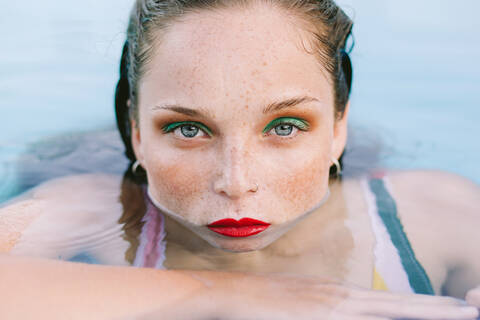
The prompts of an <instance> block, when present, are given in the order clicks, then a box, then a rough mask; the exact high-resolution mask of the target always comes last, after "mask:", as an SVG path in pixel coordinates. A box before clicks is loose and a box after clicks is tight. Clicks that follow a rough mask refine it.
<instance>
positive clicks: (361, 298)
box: [140, 271, 478, 320]
mask: <svg viewBox="0 0 480 320" xmlns="http://www.w3.org/2000/svg"><path fill="white" fill-rule="evenodd" d="M187 273H188V274H190V275H191V276H192V277H193V278H195V279H197V280H199V281H201V282H203V283H204V285H205V288H206V290H205V291H199V295H197V296H195V298H193V299H191V300H189V301H182V302H180V304H179V305H175V306H171V308H170V310H177V311H176V312H175V316H177V317H178V316H179V314H178V310H179V309H180V308H181V304H182V303H183V306H184V307H183V310H184V315H183V317H179V319H183V318H184V319H201V320H203V319H222V320H237V319H238V320H240V319H241V320H248V319H252V320H253V319H255V320H263V319H265V320H267V319H268V320H271V319H275V320H282V319H285V320H286V319H295V320H301V319H309V320H311V319H334V320H337V319H338V320H354V319H355V320H362V319H364V320H370V319H372V320H373V319H416V320H422V319H455V320H462V319H476V318H477V316H478V311H477V310H476V308H474V307H469V306H466V305H465V302H463V301H460V300H457V299H454V298H449V297H438V296H437V297H436V296H427V295H414V294H410V295H406V294H392V293H388V292H382V291H373V290H367V289H362V288H359V287H354V286H346V285H342V284H339V283H334V282H332V281H327V280H324V279H318V278H311V277H299V276H287V275H252V274H240V273H220V272H197V271H191V272H187ZM196 310H203V311H204V312H202V313H201V314H199V313H198V312H196ZM165 311H166V310H165V309H163V310H161V311H160V310H159V312H158V313H154V314H150V315H148V316H146V317H144V318H140V319H145V320H147V319H159V318H162V319H166V318H168V316H167V315H168V314H165ZM160 316H162V317H160ZM166 316H167V317H166ZM175 318H176V317H175Z"/></svg>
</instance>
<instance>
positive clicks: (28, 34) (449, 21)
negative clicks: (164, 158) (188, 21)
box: [0, 0, 480, 203]
mask: <svg viewBox="0 0 480 320" xmlns="http://www.w3.org/2000/svg"><path fill="white" fill-rule="evenodd" d="M132 3H133V1H132V0H103V1H93V0H85V1H83V2H81V3H77V4H76V5H75V6H72V5H71V3H69V2H65V1H58V0H57V1H54V0H45V1H41V2H38V1H6V0H0V4H1V8H2V10H0V27H1V28H0V35H1V37H0V38H1V39H2V50H0V70H1V71H0V84H1V85H0V114H1V116H2V120H3V121H2V126H1V129H0V203H1V202H4V201H6V200H7V199H9V198H11V197H12V196H14V195H17V194H19V193H20V192H22V191H24V190H26V189H28V188H30V187H32V186H34V185H36V184H37V183H39V182H41V181H44V180H46V179H49V178H52V177H54V176H59V175H66V174H71V173H83V172H109V173H121V172H122V171H123V170H124V168H125V166H126V165H127V163H126V161H125V159H123V158H122V157H119V156H118V155H120V154H121V153H122V150H123V149H122V145H121V143H120V141H119V139H118V136H117V134H116V132H115V130H114V111H113V90H114V86H115V83H116V81H117V69H118V61H119V56H120V51H121V46H122V44H123V41H124V37H125V34H124V30H125V28H126V20H127V17H128V12H129V10H130V7H131V5H132ZM339 3H340V4H342V5H343V6H344V7H345V9H346V11H347V13H350V14H352V16H353V17H354V20H355V29H354V30H355V39H356V45H355V49H354V51H353V53H352V59H353V63H354V69H355V78H354V89H353V95H352V108H351V127H352V132H353V135H352V140H354V141H355V143H354V147H353V148H354V149H362V146H365V149H363V152H364V153H371V152H375V153H376V155H375V158H376V159H377V160H378V163H377V165H378V166H382V167H388V168H401V169H417V168H419V169H424V168H428V169H441V170H448V171H452V172H455V173H458V174H461V175H464V176H466V177H469V178H470V179H472V180H474V181H476V182H477V183H479V182H480V170H479V169H478V167H477V166H478V163H480V148H479V142H478V138H479V137H480V129H479V125H478V121H479V120H480V95H479V93H480V63H479V62H478V60H479V58H480V43H479V42H478V41H474V39H476V38H478V30H479V29H480V21H479V19H478V18H477V12H479V10H480V2H479V1H477V0H460V1H456V2H454V4H452V2H451V1H447V0H423V1H421V2H419V1H414V0H405V1H398V0H362V1H361V2H359V1H354V0H348V1H347V0H341V1H339ZM452 6H455V8H452ZM457 6H458V8H457ZM452 12H461V15H460V14H452ZM91 135H95V137H96V138H95V140H96V141H97V142H96V143H95V144H92V142H91V141H92V139H88V137H89V136H91ZM368 141H374V144H375V146H376V147H373V148H372V146H368V144H369V142H368ZM354 151H355V150H354ZM356 152H359V151H358V150H356ZM360 153H361V150H360ZM95 159H102V160H98V161H95ZM354 159H355V157H352V158H351V160H350V161H351V162H354ZM347 160H348V159H347ZM347 164H348V161H347Z"/></svg>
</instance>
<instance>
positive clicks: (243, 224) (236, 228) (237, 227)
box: [207, 218, 270, 238]
mask: <svg viewBox="0 0 480 320" xmlns="http://www.w3.org/2000/svg"><path fill="white" fill-rule="evenodd" d="M222 221H225V222H224V223H222ZM222 221H218V222H216V223H213V224H211V225H208V226H207V227H208V228H209V229H210V230H212V231H213V232H216V233H218V234H221V235H223V236H227V237H232V238H245V237H250V236H253V235H256V234H259V233H260V232H262V231H265V229H267V228H268V227H269V226H270V224H268V223H264V222H261V223H256V220H253V219H248V218H247V219H242V220H240V221H238V222H237V221H232V220H231V219H228V222H227V220H222Z"/></svg>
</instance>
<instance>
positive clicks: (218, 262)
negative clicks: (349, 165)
mask: <svg viewBox="0 0 480 320" xmlns="http://www.w3.org/2000/svg"><path fill="white" fill-rule="evenodd" d="M330 189H331V196H330V198H329V199H328V201H327V202H326V203H325V204H324V205H323V206H322V207H320V208H319V209H317V210H316V211H314V212H313V213H312V214H310V215H309V216H308V217H306V218H305V219H304V220H302V221H300V222H299V223H298V224H297V225H296V226H295V227H293V228H292V229H291V230H290V231H288V232H287V233H286V234H285V235H283V236H282V237H281V238H279V239H278V240H276V241H275V242H274V243H272V244H271V245H269V246H268V247H266V248H264V249H262V250H258V251H252V252H244V253H231V252H227V251H224V250H221V249H218V248H214V247H212V246H211V245H210V244H208V243H207V242H206V241H204V240H203V239H201V238H199V237H198V236H197V235H195V234H193V233H192V232H190V231H189V230H187V229H186V228H185V227H183V226H182V225H180V224H179V223H177V222H176V221H175V220H173V219H171V218H169V217H166V219H165V221H166V225H165V226H166V230H167V238H166V242H167V259H166V261H165V266H166V267H167V268H174V269H177V268H188V269H191V268H192V267H193V268H195V269H196V268H199V269H210V270H212V269H213V270H231V271H260V272H269V271H280V272H294V271H295V270H290V269H292V268H295V267H293V266H292V264H293V263H294V262H295V263H297V264H298V265H300V267H301V268H303V269H304V271H305V270H306V271H305V273H313V274H318V273H319V272H321V274H327V275H331V276H335V277H337V278H343V276H342V275H343V274H344V273H345V269H344V268H341V267H339V266H344V265H346V260H347V258H348V254H349V252H350V251H351V250H352V248H353V238H352V236H351V233H350V230H349V229H348V228H347V227H346V226H345V222H346V220H347V219H348V214H347V211H346V209H345V206H344V200H343V194H342V188H341V183H340V182H338V181H335V182H333V183H331V185H330ZM311 259H314V261H312V260H311ZM275 260H277V261H278V262H279V263H274V261H275ZM289 261H291V262H292V264H290V263H289ZM302 263H303V266H301V265H302ZM279 268H280V269H279ZM282 268H283V269H282ZM272 269H274V270H272ZM310 269H311V270H310ZM299 272H302V271H299Z"/></svg>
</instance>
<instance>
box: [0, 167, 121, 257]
mask: <svg viewBox="0 0 480 320" xmlns="http://www.w3.org/2000/svg"><path fill="white" fill-rule="evenodd" d="M121 181H122V178H121V177H120V176H115V175H107V174H85V175H75V176H66V177H62V178H57V179H53V180H49V181H47V182H44V183H42V184H40V185H38V186H37V187H35V188H34V189H32V190H30V191H28V192H26V193H25V194H23V195H21V196H19V197H17V198H15V199H12V200H11V201H9V202H8V203H7V204H5V205H4V206H3V207H2V208H0V252H9V251H10V250H11V249H12V248H13V246H15V244H16V243H17V241H18V240H19V239H20V238H21V237H22V235H23V234H24V232H25V231H26V230H27V229H29V228H30V227H31V226H32V224H33V223H34V222H35V223H36V222H37V221H40V220H50V221H51V219H59V218H60V217H63V218H65V219H71V218H72V216H73V214H75V216H76V217H83V218H88V217H86V216H92V215H98V212H99V211H102V212H103V211H106V210H108V211H110V210H111V209H112V208H113V207H118V205H119V202H118V197H119V195H120V186H121ZM115 209H116V210H115V211H119V209H117V208H115Z"/></svg>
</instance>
